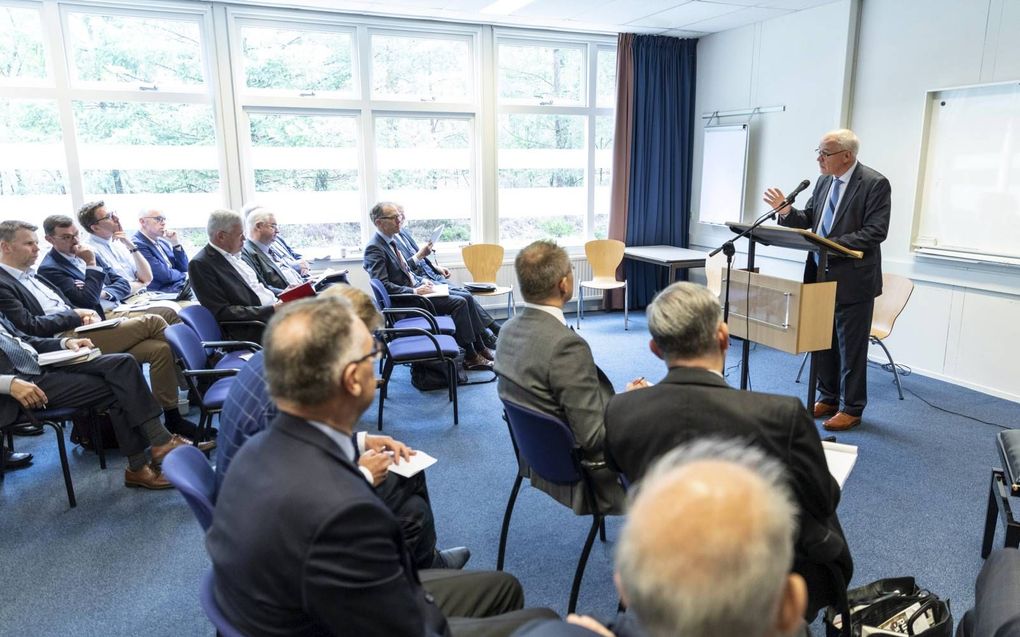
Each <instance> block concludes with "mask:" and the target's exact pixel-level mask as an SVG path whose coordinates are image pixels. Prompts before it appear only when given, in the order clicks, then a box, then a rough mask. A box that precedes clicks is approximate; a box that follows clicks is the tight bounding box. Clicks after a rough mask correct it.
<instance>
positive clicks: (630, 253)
mask: <svg viewBox="0 0 1020 637" xmlns="http://www.w3.org/2000/svg"><path fill="white" fill-rule="evenodd" d="M707 256H708V253H707V252H701V251H699V250H690V249H688V248H677V247H676V246H628V247H626V248H624V249H623V258H624V259H631V260H633V261H643V262H644V263H652V264H654V265H659V266H663V267H666V268H669V283H673V281H675V280H676V271H677V270H686V269H688V268H703V267H705V258H706V257H707Z"/></svg>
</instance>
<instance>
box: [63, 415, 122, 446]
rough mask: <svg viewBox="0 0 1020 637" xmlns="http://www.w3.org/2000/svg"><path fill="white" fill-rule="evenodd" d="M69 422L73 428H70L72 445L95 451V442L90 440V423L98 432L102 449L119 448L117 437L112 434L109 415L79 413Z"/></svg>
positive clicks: (91, 430) (111, 423)
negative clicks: (93, 424)
mask: <svg viewBox="0 0 1020 637" xmlns="http://www.w3.org/2000/svg"><path fill="white" fill-rule="evenodd" d="M71 422H72V423H73V426H72V427H71V442H72V443H74V444H76V445H81V446H82V447H85V448H86V449H89V450H92V451H95V449H96V444H95V441H93V440H92V432H93V429H92V423H93V422H95V426H96V428H97V429H98V430H99V436H100V438H101V439H102V441H103V449H119V448H120V444H119V443H118V442H117V436H116V435H115V434H114V433H113V421H112V420H110V414H107V413H102V414H96V413H91V414H88V413H84V412H80V413H77V414H75V415H74V417H73V418H71Z"/></svg>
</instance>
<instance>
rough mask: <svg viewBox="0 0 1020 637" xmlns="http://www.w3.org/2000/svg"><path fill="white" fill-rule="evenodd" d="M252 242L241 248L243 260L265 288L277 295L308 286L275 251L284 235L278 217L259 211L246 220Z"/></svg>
mask: <svg viewBox="0 0 1020 637" xmlns="http://www.w3.org/2000/svg"><path fill="white" fill-rule="evenodd" d="M244 224H245V228H246V230H247V235H248V238H247V239H245V241H244V247H243V248H241V258H242V259H244V262H245V263H247V264H248V265H250V266H251V268H252V270H254V271H255V274H256V275H257V276H258V278H259V281H260V282H261V283H262V285H264V286H266V287H267V288H269V289H270V290H273V291H274V292H276V293H277V294H279V293H280V292H282V291H284V290H286V289H287V288H290V287H294V286H295V285H300V284H302V283H304V282H305V279H304V277H302V276H301V275H300V274H298V271H297V270H295V269H294V268H293V267H291V266H290V264H289V263H288V262H287V260H286V258H285V257H284V255H283V253H282V252H280V251H279V250H278V249H276V248H275V247H274V245H275V243H276V238H277V236H278V235H279V234H280V232H279V225H278V224H277V223H276V213H274V212H273V211H272V210H270V209H268V208H261V207H260V208H255V209H254V210H252V211H251V212H250V213H248V216H247V217H246V218H245V220H244Z"/></svg>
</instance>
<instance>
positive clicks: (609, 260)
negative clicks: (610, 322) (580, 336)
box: [576, 239, 630, 330]
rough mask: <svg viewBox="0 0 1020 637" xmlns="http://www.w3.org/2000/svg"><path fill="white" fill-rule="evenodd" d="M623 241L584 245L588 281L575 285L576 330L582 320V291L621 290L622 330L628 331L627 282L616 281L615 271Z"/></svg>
mask: <svg viewBox="0 0 1020 637" xmlns="http://www.w3.org/2000/svg"><path fill="white" fill-rule="evenodd" d="M625 247H626V246H625V245H624V243H623V241H617V240H616V239H596V240H594V241H589V242H588V243H586V244H584V254H585V256H586V257H587V258H588V265H590V266H591V272H592V278H591V280H590V281H579V282H578V284H577V320H576V323H577V328H578V329H581V319H583V318H584V289H585V288H592V289H595V290H602V291H603V292H605V291H607V290H615V289H617V288H623V329H624V330H627V329H630V327H629V316H628V311H629V308H628V299H627V280H626V279H624V280H623V281H617V280H616V269H617V268H618V267H620V263H622V262H623V249H624V248H625Z"/></svg>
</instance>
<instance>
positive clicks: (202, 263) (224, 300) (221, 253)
mask: <svg viewBox="0 0 1020 637" xmlns="http://www.w3.org/2000/svg"><path fill="white" fill-rule="evenodd" d="M243 225H244V224H243V223H242V222H241V215H240V214H238V213H237V212H235V211H233V210H215V211H213V212H212V214H210V215H209V222H208V224H207V225H206V231H207V232H208V234H209V243H208V244H206V246H205V247H204V248H202V249H201V250H199V252H198V254H196V255H195V256H194V258H192V259H191V263H189V264H188V275H189V277H190V278H191V285H192V288H193V289H194V290H195V295H196V296H197V297H198V302H199V303H201V304H202V305H204V306H205V307H207V308H209V311H211V312H212V313H213V316H215V317H216V320H217V321H219V322H220V324H221V325H222V326H223V329H224V331H225V332H227V333H228V334H230V335H231V337H232V338H236V339H238V340H245V341H254V342H256V343H258V342H260V341H261V340H262V330H263V329H264V328H263V327H262V326H259V325H257V324H256V325H236V324H234V325H231V322H235V321H259V322H263V323H264V322H265V321H268V320H269V319H270V318H271V317H272V316H273V312H274V311H275V309H276V307H277V305H278V304H279V301H277V299H276V295H275V294H273V292H272V290H270V289H269V288H267V287H266V286H264V285H263V284H262V283H261V282H260V281H259V279H258V276H257V275H256V274H255V271H254V270H252V269H251V266H250V265H248V264H247V263H245V262H244V260H243V259H242V258H241V256H240V255H241V247H242V246H243V245H244V229H243Z"/></svg>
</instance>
